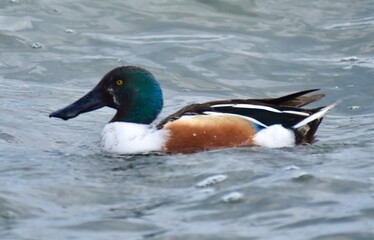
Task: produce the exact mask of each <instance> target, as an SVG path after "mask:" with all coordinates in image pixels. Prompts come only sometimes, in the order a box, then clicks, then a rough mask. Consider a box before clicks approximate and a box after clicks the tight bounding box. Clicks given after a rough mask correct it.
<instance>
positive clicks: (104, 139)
mask: <svg viewBox="0 0 374 240" xmlns="http://www.w3.org/2000/svg"><path fill="white" fill-rule="evenodd" d="M167 137H168V132H167V130H158V129H156V128H155V127H153V126H150V125H146V124H136V123H125V122H113V123H108V124H107V125H105V127H104V129H103V131H102V134H101V145H100V146H101V150H102V151H103V152H108V153H116V154H137V153H146V152H152V151H161V148H162V146H163V145H164V144H165V142H166V140H167Z"/></svg>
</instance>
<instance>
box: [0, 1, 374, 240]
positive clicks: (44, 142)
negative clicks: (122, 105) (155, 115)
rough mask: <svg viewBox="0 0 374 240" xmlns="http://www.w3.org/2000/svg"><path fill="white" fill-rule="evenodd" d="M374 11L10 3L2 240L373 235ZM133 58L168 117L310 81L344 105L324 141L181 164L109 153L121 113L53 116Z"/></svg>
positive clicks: (2, 93)
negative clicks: (159, 93) (104, 137)
mask: <svg viewBox="0 0 374 240" xmlns="http://www.w3.org/2000/svg"><path fill="white" fill-rule="evenodd" d="M373 12H374V2H373V1H371V0H367V1H365V0H363V1H348V0H343V1H310V2H308V1H296V0H289V1H270V0H269V1H171V0H164V1H140V0H139V1H120V0H109V1H89V0H66V1H57V0H2V1H0V51H1V54H0V183H1V184H0V239H4V240H5V239H6V240H8V239H27V240H34V239H35V240H37V239H79V240H81V239H90V240H95V239H106V240H107V239H321V240H322V239H323V240H326V239H374V230H373V229H374V174H373V173H374V166H373V154H374V143H373V138H374V127H373V126H374V103H373V102H374V84H373V75H374V41H373V39H374V15H373ZM129 64H132V65H139V66H143V67H145V68H147V69H148V70H150V71H151V72H152V73H153V74H154V75H155V76H156V78H157V79H158V80H159V82H160V83H161V85H162V87H163V91H164V96H165V108H164V110H163V112H162V114H161V116H160V118H161V117H165V116H167V115H168V114H170V113H172V112H173V111H176V110H178V109H179V108H181V107H183V106H185V105H186V104H189V103H192V102H203V101H207V100H214V99H224V98H249V97H253V98H255V97H259V98H260V97H261V98H262V97H276V96H280V95H282V94H287V93H290V92H294V91H299V90H303V89H310V88H321V89H322V90H323V92H324V93H326V94H327V96H326V97H325V98H324V99H322V100H321V101H320V102H319V103H316V104H315V105H314V106H318V105H326V104H329V103H332V102H335V101H336V100H338V99H343V100H344V101H343V103H341V104H340V105H339V106H337V107H336V109H334V110H333V111H331V112H330V113H329V115H328V117H327V118H326V119H325V120H324V121H323V123H322V124H321V127H320V129H319V131H318V139H319V141H318V142H317V143H316V144H314V145H312V146H300V147H297V148H292V149H289V148H286V149H262V148H246V149H228V150H221V151H213V152H202V153H197V154H192V155H175V156H157V155H156V156H154V155H152V156H127V157H114V156H106V155H103V154H101V153H100V150H99V144H98V143H99V136H100V132H101V129H102V127H103V126H104V125H105V123H106V122H108V121H109V120H110V119H111V117H112V115H113V111H112V110H110V109H102V110H99V111H95V112H92V113H89V114H85V115H82V116H79V117H78V118H76V119H73V120H70V121H67V122H64V121H59V120H56V119H49V118H48V114H49V113H50V112H51V111H53V110H56V109H58V108H60V107H62V106H65V105H66V104H68V103H71V102H72V101H73V100H76V99H77V98H79V97H81V96H82V95H83V94H84V93H86V92H87V91H88V90H90V89H91V88H92V87H93V86H94V85H95V84H96V83H97V82H98V81H99V80H100V78H101V77H102V75H103V74H105V73H106V72H107V71H108V70H110V69H112V68H114V67H117V66H120V65H129ZM209 177H213V181H211V182H209V181H207V179H208V180H209ZM214 179H215V180H216V181H214ZM206 181H207V182H206ZM230 196H231V197H232V198H234V200H232V201H230V200H228V199H229V198H230ZM235 197H237V199H236V200H235Z"/></svg>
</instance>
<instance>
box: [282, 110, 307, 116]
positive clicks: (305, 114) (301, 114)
mask: <svg viewBox="0 0 374 240" xmlns="http://www.w3.org/2000/svg"><path fill="white" fill-rule="evenodd" d="M282 112H283V113H289V114H294V115H300V116H306V117H308V116H309V115H310V114H309V113H306V112H298V111H291V110H286V111H282Z"/></svg>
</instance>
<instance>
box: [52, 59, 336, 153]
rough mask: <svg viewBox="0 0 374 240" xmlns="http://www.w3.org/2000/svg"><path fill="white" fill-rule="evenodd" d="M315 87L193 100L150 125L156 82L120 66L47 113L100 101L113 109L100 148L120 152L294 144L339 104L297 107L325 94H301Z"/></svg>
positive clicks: (159, 103)
mask: <svg viewBox="0 0 374 240" xmlns="http://www.w3.org/2000/svg"><path fill="white" fill-rule="evenodd" d="M317 90H318V89H312V90H306V91H301V92H297V93H293V94H290V95H287V96H283V97H280V98H270V99H230V100H220V101H212V102H206V103H201V104H191V105H189V106H186V107H184V108H182V109H181V110H179V111H177V112H175V113H174V114H171V115H170V116H168V117H166V118H165V119H163V120H161V121H160V122H159V123H158V124H157V125H151V123H152V122H153V121H154V120H155V119H156V117H157V116H158V114H159V113H160V112H161V109H162V107H163V97H162V91H161V88H160V85H159V84H158V82H157V81H156V79H155V77H154V76H153V75H152V74H151V73H150V72H149V71H147V70H145V69H143V68H140V67H135V66H122V67H118V68H115V69H113V70H111V71H110V72H108V73H107V74H106V75H105V76H104V77H103V78H102V80H101V81H100V82H99V83H98V85H97V86H96V87H95V88H94V89H93V90H91V91H90V92H89V93H87V94H86V95H85V96H83V97H82V98H80V99H79V100H77V101H76V102H74V103H72V104H71V105H69V106H67V107H65V108H62V109H60V110H58V111H55V112H53V113H51V114H50V117H56V118H61V119H64V120H68V119H70V118H74V117H76V116H78V115H79V114H81V113H85V112H89V111H93V110H96V109H98V108H101V107H104V106H107V107H111V108H114V109H116V110H117V112H116V114H115V115H114V117H113V118H112V120H111V121H110V122H109V123H108V124H106V125H105V127H104V129H103V131H102V139H101V148H102V150H103V151H104V152H110V153H118V154H136V153H144V152H152V151H159V152H165V153H193V152H197V151H204V150H212V149H219V148H230V147H245V146H263V147H270V148H280V147H292V146H295V145H297V144H310V143H312V142H313V141H314V134H315V132H316V130H317V128H318V126H319V124H320V123H321V121H322V118H323V117H324V116H325V114H326V113H327V112H328V111H329V110H330V109H332V108H333V107H334V106H335V105H336V104H337V103H334V104H331V105H329V106H326V107H319V108H314V109H304V108H301V107H302V106H304V105H306V104H309V103H311V102H314V101H316V100H319V99H320V98H322V97H323V96H324V94H315V95H311V96H305V95H306V94H308V93H311V92H314V91H317Z"/></svg>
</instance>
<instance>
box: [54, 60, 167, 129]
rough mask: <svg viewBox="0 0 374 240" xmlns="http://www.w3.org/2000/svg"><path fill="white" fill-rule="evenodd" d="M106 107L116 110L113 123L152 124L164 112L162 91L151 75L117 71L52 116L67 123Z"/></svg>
mask: <svg viewBox="0 0 374 240" xmlns="http://www.w3.org/2000/svg"><path fill="white" fill-rule="evenodd" d="M104 106H107V107H111V108H114V109H116V110H117V113H116V114H115V116H114V117H113V119H112V120H111V122H132V123H141V124H150V123H151V122H153V121H154V120H155V119H156V117H157V116H158V114H159V113H160V112H161V109H162V106H163V98H162V91H161V88H160V85H159V84H158V82H157V81H156V79H155V77H154V76H153V75H152V74H151V73H150V72H149V71H147V70H145V69H143V68H140V67H135V66H123V67H118V68H115V69H113V70H111V71H110V72H108V73H107V74H106V75H105V76H104V77H103V78H102V80H101V81H100V82H99V83H98V84H97V86H96V87H95V88H94V89H93V90H92V91H90V92H89V93H87V94H86V95H85V96H83V97H82V98H80V99H79V100H78V101H76V102H74V103H72V104H71V105H69V106H67V107H65V108H63V109H60V110H58V111H55V112H53V113H51V114H50V115H49V116H50V117H56V118H61V119H64V120H68V119H70V118H74V117H76V116H78V115H79V114H81V113H85V112H90V111H93V110H96V109H98V108H101V107H104Z"/></svg>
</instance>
